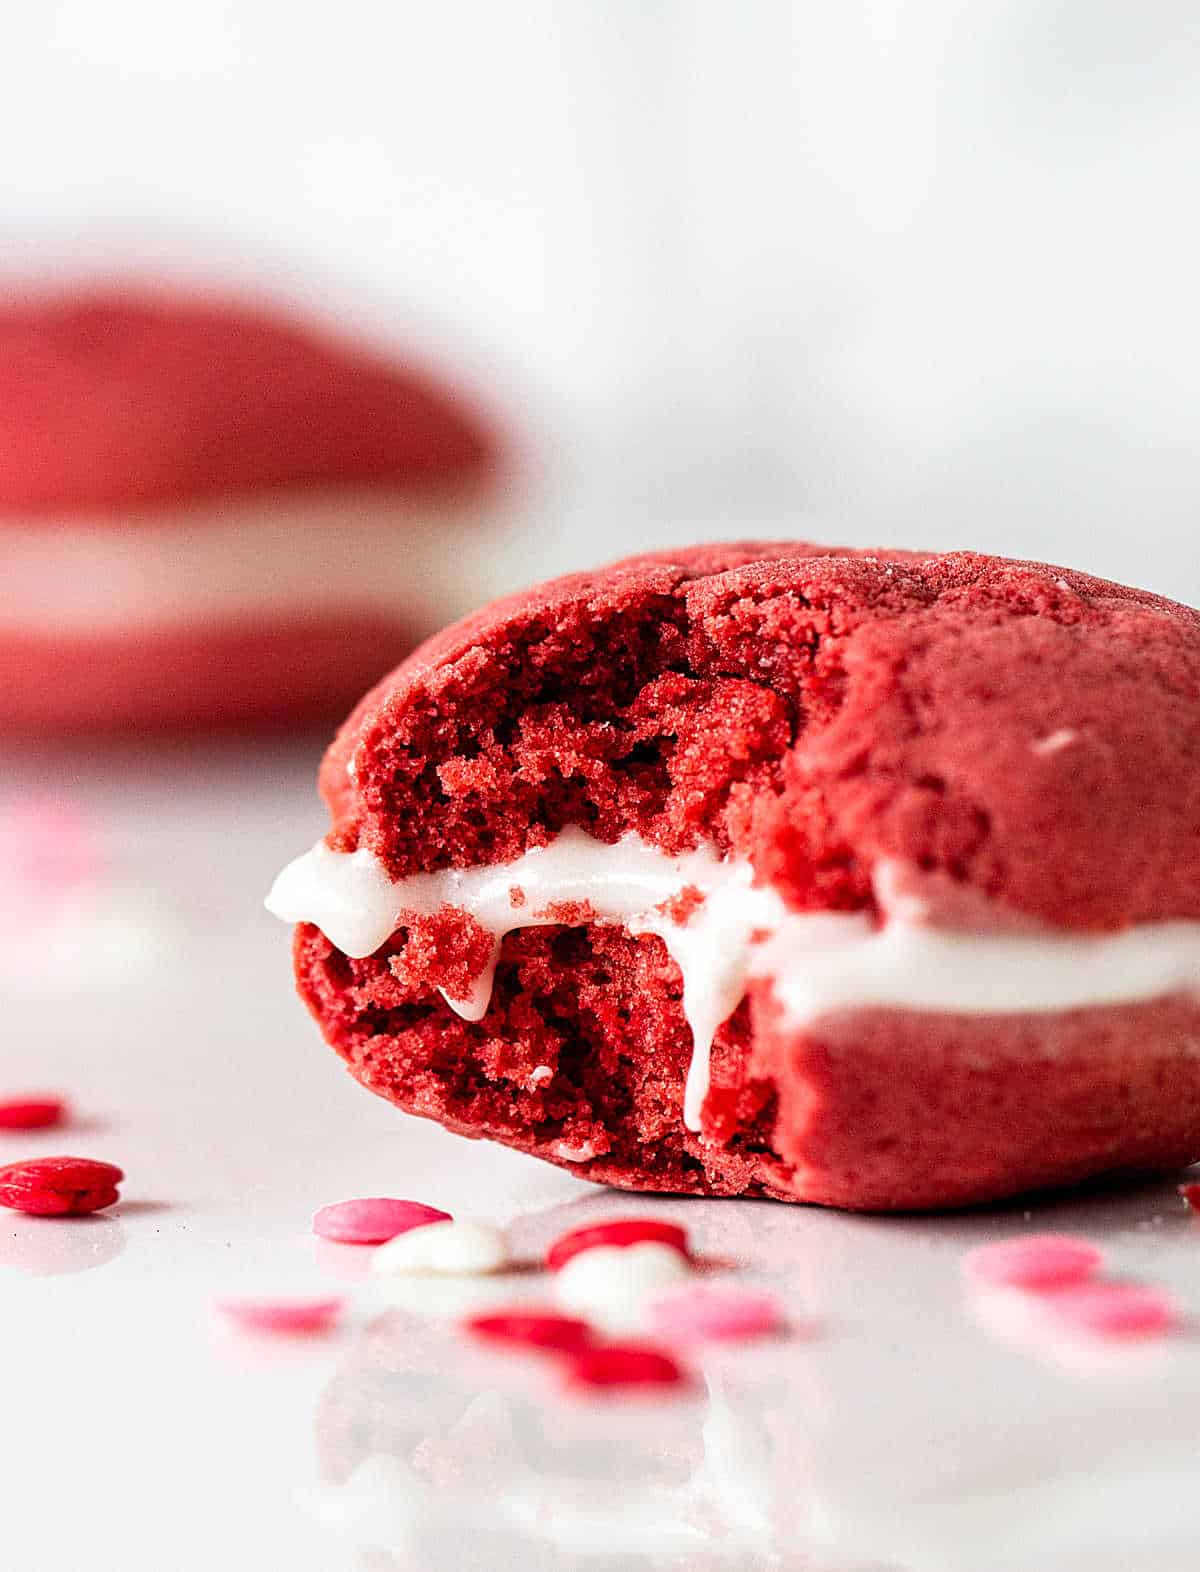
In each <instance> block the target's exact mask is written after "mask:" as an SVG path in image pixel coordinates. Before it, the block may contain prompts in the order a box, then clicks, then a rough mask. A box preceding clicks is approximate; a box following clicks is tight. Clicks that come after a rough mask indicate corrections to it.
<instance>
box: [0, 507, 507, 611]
mask: <svg viewBox="0 0 1200 1572" xmlns="http://www.w3.org/2000/svg"><path fill="white" fill-rule="evenodd" d="M127 512H128V517H127V518H122V517H121V516H120V515H119V514H109V515H105V516H103V517H101V516H99V515H98V516H97V517H96V518H94V519H92V518H88V517H84V516H73V517H71V518H61V519H36V518H24V519H16V518H6V519H0V582H2V583H3V585H4V588H5V594H4V597H3V600H0V630H11V631H15V632H33V633H66V634H72V633H95V632H105V631H127V630H129V629H130V628H159V627H164V626H166V627H175V626H179V625H181V624H183V625H187V624H191V623H205V622H210V621H212V620H213V619H227V620H232V621H236V620H238V619H242V620H247V619H252V618H258V617H260V616H261V615H262V614H263V612H264V611H266V612H274V613H287V614H290V613H295V614H297V615H314V614H320V613H321V612H323V611H335V612H336V611H342V610H346V609H347V608H348V609H350V610H359V611H361V610H367V611H376V612H379V613H380V614H382V615H385V616H388V617H398V618H400V619H401V620H408V619H409V618H412V617H417V618H421V617H425V618H428V619H430V620H445V619H446V618H448V617H451V616H454V615H456V614H457V613H458V612H460V611H462V610H463V609H465V608H466V607H468V606H472V605H475V604H477V603H478V602H479V601H481V600H486V599H488V598H490V593H491V591H490V586H491V585H492V584H493V583H494V582H495V579H496V575H497V570H498V568H501V567H502V566H503V561H502V560H501V557H500V553H502V552H503V553H506V552H508V551H510V550H511V545H512V543H511V542H507V543H506V540H505V535H504V532H503V530H501V529H498V528H497V524H496V519H495V518H490V517H488V516H486V515H485V513H484V512H483V511H482V510H481V509H480V507H479V505H478V504H477V503H476V504H473V503H455V502H453V501H446V500H439V499H436V498H432V497H431V498H428V499H425V500H423V501H414V500H413V499H412V498H411V497H406V496H403V495H401V494H400V493H395V492H387V491H378V492H370V491H361V490H360V491H319V492H292V493H288V492H278V493H271V494H268V495H265V496H261V497H232V498H229V497H225V498H223V497H214V498H212V499H211V500H207V501H204V502H194V503H188V502H179V503H173V504H170V505H164V506H160V507H153V508H151V507H147V508H142V509H129V510H127Z"/></svg>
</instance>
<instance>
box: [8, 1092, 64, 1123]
mask: <svg viewBox="0 0 1200 1572" xmlns="http://www.w3.org/2000/svg"><path fill="white" fill-rule="evenodd" d="M66 1116H67V1105H66V1103H65V1102H64V1101H63V1099H62V1098H61V1097H8V1098H5V1099H4V1100H3V1101H0V1130H48V1129H49V1128H50V1126H51V1125H53V1124H61V1123H62V1122H63V1120H64V1119H65V1118H66Z"/></svg>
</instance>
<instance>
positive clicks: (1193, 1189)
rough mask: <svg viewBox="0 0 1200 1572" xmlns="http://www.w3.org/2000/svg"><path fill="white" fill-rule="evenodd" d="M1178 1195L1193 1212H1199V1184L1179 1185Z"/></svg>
mask: <svg viewBox="0 0 1200 1572" xmlns="http://www.w3.org/2000/svg"><path fill="white" fill-rule="evenodd" d="M1179 1193H1180V1195H1181V1196H1182V1197H1183V1199H1184V1200H1185V1201H1186V1202H1187V1204H1188V1205H1189V1206H1190V1207H1191V1209H1192V1211H1193V1212H1200V1184H1181V1185H1180V1186H1179Z"/></svg>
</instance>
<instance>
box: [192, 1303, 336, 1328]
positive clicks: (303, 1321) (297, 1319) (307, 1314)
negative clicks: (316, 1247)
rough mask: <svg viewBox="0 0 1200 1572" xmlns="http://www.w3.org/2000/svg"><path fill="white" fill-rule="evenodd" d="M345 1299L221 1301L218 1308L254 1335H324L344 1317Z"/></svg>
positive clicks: (229, 1318) (222, 1313)
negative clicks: (263, 1333)
mask: <svg viewBox="0 0 1200 1572" xmlns="http://www.w3.org/2000/svg"><path fill="white" fill-rule="evenodd" d="M344 1305H345V1300H343V1299H218V1300H217V1305H216V1308H217V1310H218V1311H219V1312H220V1314H221V1315H223V1316H224V1317H225V1318H226V1319H227V1320H229V1321H232V1322H233V1323H234V1324H235V1325H236V1326H240V1327H243V1328H245V1329H246V1330H247V1331H253V1332H324V1331H325V1330H326V1329H327V1328H328V1327H331V1326H332V1325H333V1323H334V1322H335V1321H336V1320H337V1318H338V1316H340V1315H341V1313H342V1308H343V1306H344Z"/></svg>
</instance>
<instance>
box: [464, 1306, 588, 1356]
mask: <svg viewBox="0 0 1200 1572" xmlns="http://www.w3.org/2000/svg"><path fill="white" fill-rule="evenodd" d="M463 1326H464V1327H465V1329H466V1330H467V1331H468V1332H471V1333H473V1334H474V1335H475V1336H476V1337H481V1338H483V1340H484V1341H485V1342H489V1343H504V1344H507V1345H509V1346H511V1347H525V1348H544V1349H547V1350H548V1351H551V1352H553V1353H562V1354H580V1353H583V1351H584V1350H585V1349H588V1348H591V1346H592V1344H593V1342H594V1335H593V1332H592V1329H591V1327H590V1326H589V1325H588V1324H587V1322H586V1321H581V1320H579V1319H578V1317H576V1316H571V1315H559V1314H558V1313H557V1312H556V1311H554V1310H490V1311H488V1312H487V1313H486V1314H484V1315H473V1316H469V1317H468V1318H467V1320H465V1321H464V1322H463Z"/></svg>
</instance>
